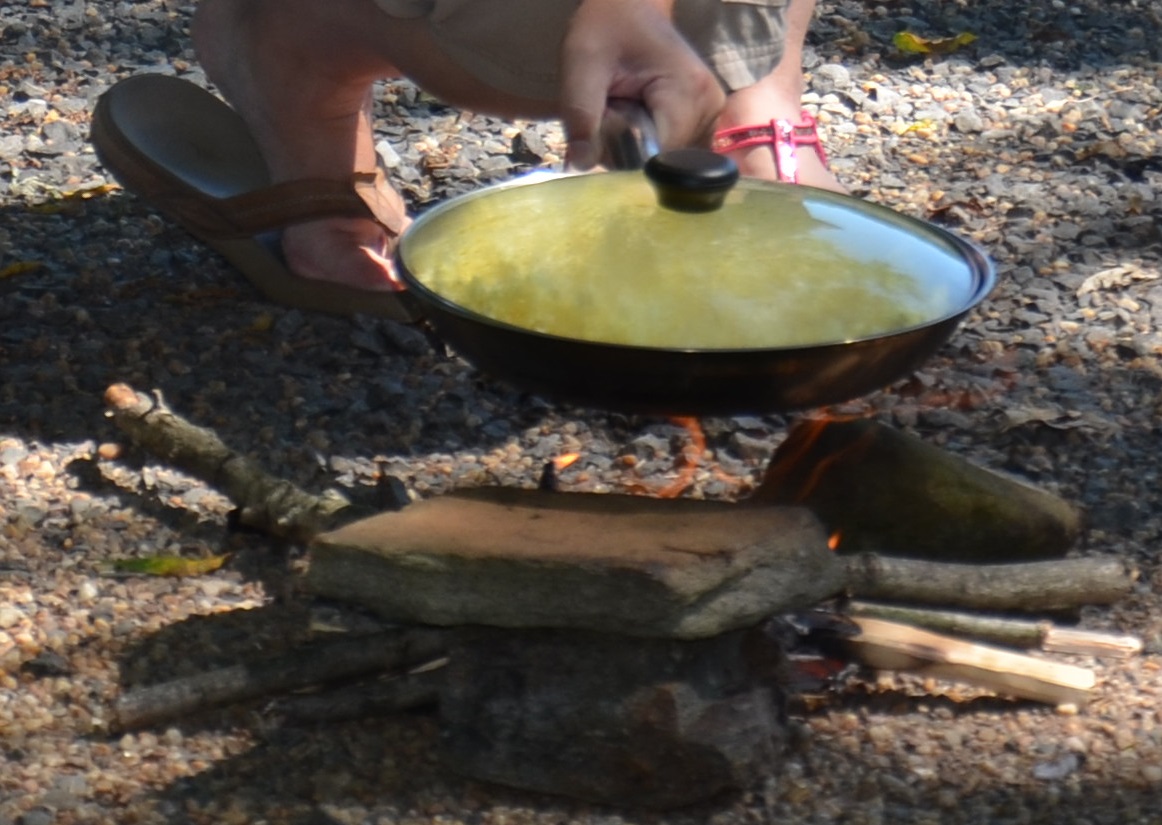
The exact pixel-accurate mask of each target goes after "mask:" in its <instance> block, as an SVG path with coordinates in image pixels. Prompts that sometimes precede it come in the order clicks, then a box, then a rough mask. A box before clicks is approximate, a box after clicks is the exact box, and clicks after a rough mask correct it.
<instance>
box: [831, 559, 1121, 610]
mask: <svg viewBox="0 0 1162 825" xmlns="http://www.w3.org/2000/svg"><path fill="white" fill-rule="evenodd" d="M846 561H847V582H848V590H849V592H850V593H851V595H852V596H855V597H856V598H863V599H881V600H888V601H892V602H904V603H913V604H936V605H941V606H943V607H968V608H973V609H976V610H996V611H1006V610H1012V611H1017V612H1023V613H1035V612H1049V613H1051V612H1056V611H1063V610H1073V609H1076V608H1078V607H1081V606H1083V605H1089V604H1112V603H1114V602H1116V601H1118V600H1119V599H1122V598H1124V597H1125V596H1126V595H1128V594H1129V592H1130V590H1131V589H1132V588H1133V586H1134V580H1135V579H1136V578H1137V576H1136V573H1135V572H1134V571H1132V570H1127V569H1126V565H1125V564H1123V563H1122V562H1121V561H1119V560H1117V559H1099V558H1080V559H1060V560H1057V561H1044V562H1025V563H1023V564H987V565H982V564H945V563H942V562H929V561H920V560H917V559H897V558H888V557H886V556H876V555H872V554H863V555H859V556H849V557H847V559H846Z"/></svg>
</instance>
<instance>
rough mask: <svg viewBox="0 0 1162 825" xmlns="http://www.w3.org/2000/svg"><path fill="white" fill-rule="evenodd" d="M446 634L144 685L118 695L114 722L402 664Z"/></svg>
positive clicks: (334, 648) (355, 643)
mask: <svg viewBox="0 0 1162 825" xmlns="http://www.w3.org/2000/svg"><path fill="white" fill-rule="evenodd" d="M444 638H445V636H444V634H443V633H442V632H440V631H436V630H418V629H413V630H407V631H396V632H393V633H382V634H375V635H371V636H359V637H355V638H348V637H343V638H340V639H337V640H330V641H327V642H324V643H320V644H318V645H314V646H310V647H300V648H296V649H295V650H293V651H290V652H289V653H286V654H283V655H281V656H276V657H273V658H270V659H259V660H256V661H248V662H246V663H245V664H238V665H231V666H230V667H226V668H220V669H218V670H210V671H205V672H202V673H196V674H194V675H192V676H188V677H185V678H181V679H175V680H172V681H168V682H160V683H158V684H154V685H145V686H143V687H139V688H136V689H134V690H131V691H129V692H128V693H126V694H124V695H123V696H122V697H121V698H120V699H118V700H117V702H116V703H115V705H114V713H115V717H116V726H117V728H118V729H120V730H129V729H132V728H140V727H144V726H146V725H152V724H156V723H158V722H163V721H167V720H170V719H178V718H181V717H183V716H186V715H188V714H191V713H197V712H200V711H203V710H208V709H210V708H214V707H219V706H221V705H228V704H231V703H234V702H243V701H246V700H248V699H255V698H258V697H260V696H266V695H269V694H273V693H286V692H289V691H292V690H300V689H302V688H308V687H312V686H314V685H319V684H326V683H328V682H335V681H339V680H343V679H354V678H358V677H361V676H366V675H368V674H371V673H380V672H383V671H386V670H391V669H393V668H395V669H400V670H403V669H406V668H409V667H414V666H417V665H420V664H423V663H425V662H428V661H430V660H432V659H436V658H439V657H440V656H441V655H443V651H444Z"/></svg>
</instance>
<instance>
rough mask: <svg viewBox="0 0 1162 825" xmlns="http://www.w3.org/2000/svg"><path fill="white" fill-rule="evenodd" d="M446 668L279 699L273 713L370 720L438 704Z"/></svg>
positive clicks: (327, 719) (297, 718)
mask: <svg viewBox="0 0 1162 825" xmlns="http://www.w3.org/2000/svg"><path fill="white" fill-rule="evenodd" d="M443 680H444V671H443V668H439V669H434V670H424V671H420V672H416V673H406V674H403V675H401V676H392V677H390V678H379V679H375V680H374V681H371V682H368V681H366V680H365V681H361V682H358V683H356V684H353V685H347V686H344V687H340V688H335V689H334V690H327V691H323V692H321V693H311V694H307V695H300V696H285V697H282V698H279V699H276V700H275V701H274V702H273V703H272V704H271V706H270V712H271V713H273V714H275V715H276V716H284V717H286V718H288V719H293V720H295V721H296V722H343V721H347V720H349V719H368V718H370V717H373V716H386V715H388V714H392V713H400V712H402V711H405V710H415V709H416V708H422V707H428V706H430V705H434V704H436V701H437V699H438V697H439V692H440V684H441V683H442V682H443Z"/></svg>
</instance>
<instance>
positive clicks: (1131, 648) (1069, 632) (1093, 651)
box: [1041, 627, 1142, 659]
mask: <svg viewBox="0 0 1162 825" xmlns="http://www.w3.org/2000/svg"><path fill="white" fill-rule="evenodd" d="M1041 649H1042V650H1045V651H1048V652H1050V653H1076V654H1079V655H1082V656H1114V657H1116V658H1122V659H1124V658H1126V657H1128V656H1134V655H1137V654H1138V653H1141V652H1142V640H1141V639H1139V638H1138V637H1136V636H1116V635H1113V634H1110V633H1099V632H1097V631H1094V630H1076V629H1074V628H1071V627H1050V628H1048V629H1047V630H1046V631H1045V639H1044V640H1043V641H1042V642H1041Z"/></svg>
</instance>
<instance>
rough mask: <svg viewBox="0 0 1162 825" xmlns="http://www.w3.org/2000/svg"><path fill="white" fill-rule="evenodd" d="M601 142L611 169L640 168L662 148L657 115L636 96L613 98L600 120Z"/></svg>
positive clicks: (607, 104)
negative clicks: (656, 121) (655, 117)
mask: <svg viewBox="0 0 1162 825" xmlns="http://www.w3.org/2000/svg"><path fill="white" fill-rule="evenodd" d="M601 144H602V148H603V150H604V160H605V163H606V164H607V165H608V166H609V168H611V169H641V168H642V167H643V166H645V165H646V161H647V160H649V159H650V158H652V157H653V156H654V155H656V154H657V153H658V152H659V151H661V144H659V143H658V130H657V127H656V126H654V119H653V118H652V117H651V116H650V113H649V112H648V111H647V110H646V107H645V106H642V105H641V104H640V103H638V102H637V101H636V100H629V99H628V98H620V97H614V98H610V99H609V101H608V102H607V103H606V105H605V117H604V118H603V119H602V121H601Z"/></svg>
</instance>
